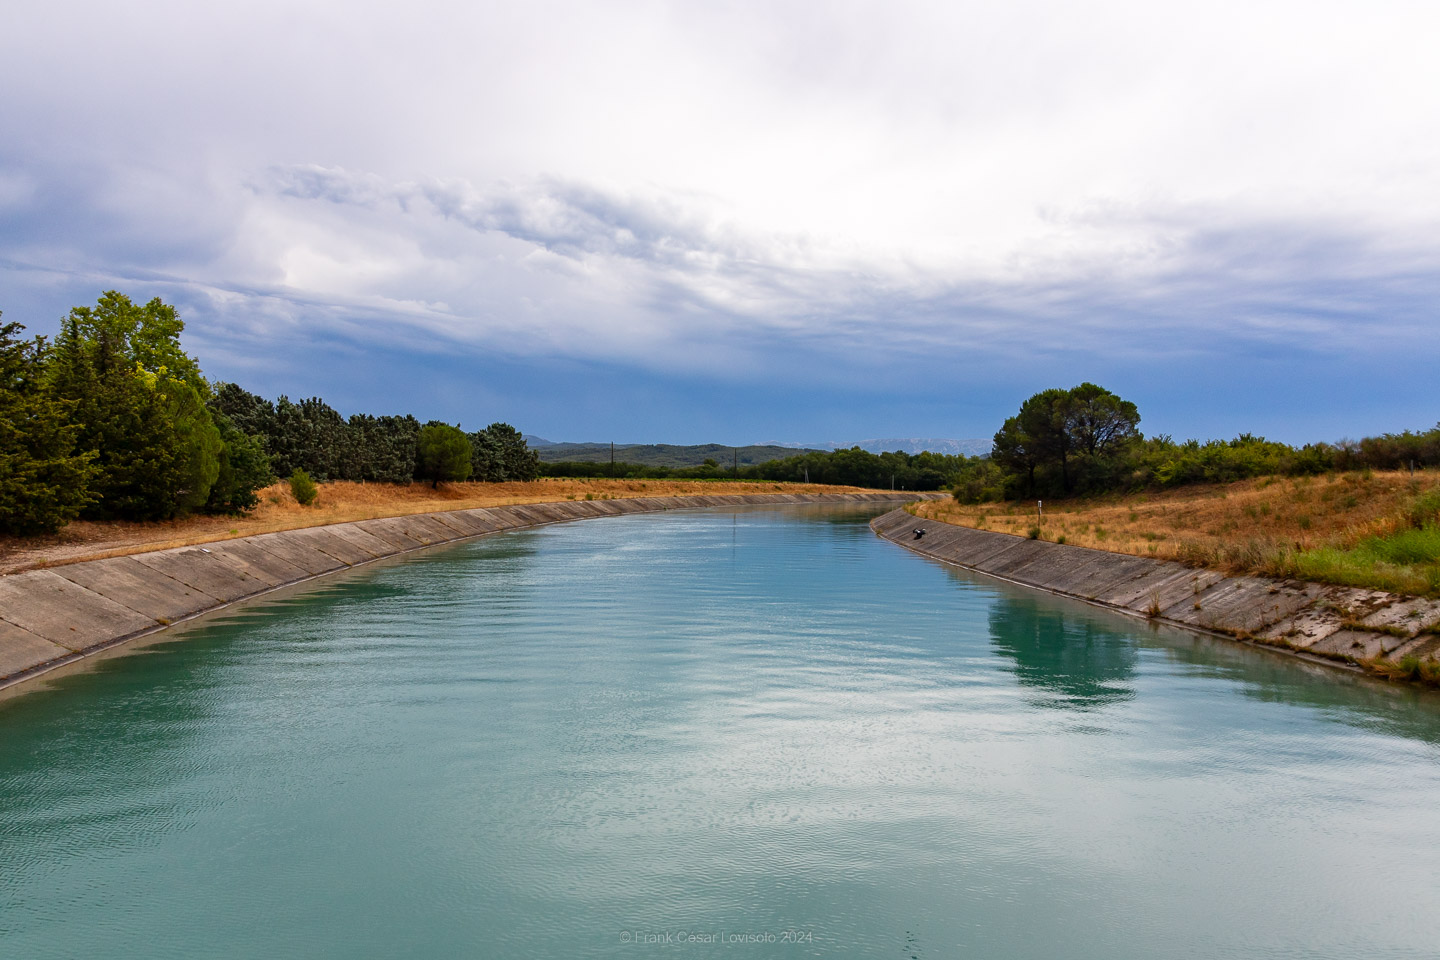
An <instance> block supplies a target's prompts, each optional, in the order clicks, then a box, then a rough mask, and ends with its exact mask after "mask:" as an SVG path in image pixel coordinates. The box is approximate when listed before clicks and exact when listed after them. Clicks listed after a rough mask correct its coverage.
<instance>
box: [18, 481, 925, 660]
mask: <svg viewBox="0 0 1440 960" xmlns="http://www.w3.org/2000/svg"><path fill="white" fill-rule="evenodd" d="M921 496H923V495H921ZM917 498H919V497H917V495H916V494H908V495H892V494H883V493H833V494H830V493H821V494H756V495H744V496H718V497H649V498H637V499H628V500H574V501H563V502H557V503H536V504H521V505H516V506H505V507H483V508H479V509H474V510H457V511H453V512H437V513H422V514H414V515H411V516H407V517H391V518H385V519H380V520H360V521H356V522H354V523H338V524H333V525H330V526H324V527H309V528H305V529H301V530H287V531H284V532H281V533H266V534H260V535H258V536H253V537H241V538H238V539H234V540H221V541H217V542H215V543H208V544H204V545H201V546H194V547H178V548H174V549H170V550H156V551H153V552H151V553H139V554H134V555H131V556H126V557H114V558H111V559H107V560H89V561H85V562H82V563H73V564H69V565H67V566H62V567H55V568H52V569H49V570H32V571H28V572H25V573H17V574H12V575H10V576H5V577H0V689H3V688H5V687H9V686H13V685H15V684H17V683H20V682H22V681H25V680H29V679H33V678H35V677H37V676H40V675H41V674H44V673H47V672H49V671H50V670H53V669H55V668H56V667H59V666H63V665H65V664H67V663H72V662H74V661H76V660H80V659H82V658H84V657H87V656H91V655H93V654H95V653H98V652H100V651H102V650H106V649H109V648H110V647H114V646H116V645H117V644H121V643H124V642H126V641H129V640H134V639H135V638H137V637H143V636H146V635H147V634H152V633H155V632H156V631H158V630H163V629H164V628H165V627H167V626H169V625H170V624H174V623H178V622H180V621H183V620H187V619H190V618H192V617H195V616H198V615H200V614H202V613H205V612H207V611H210V610H215V609H218V608H220V607H224V606H227V605H229V604H231V603H234V602H235V601H237V600H243V599H245V598H247V597H254V596H257V595H259V594H263V593H268V592H270V591H271V590H275V589H277V588H279V587H283V586H287V585H289V584H294V583H299V582H301V581H304V580H309V579H311V578H314V577H320V576H324V575H325V574H328V573H333V572H335V571H337V570H346V569H349V568H350V567H354V566H357V565H359V564H363V563H368V562H370V561H373V560H379V559H382V558H385V557H393V556H396V555H399V554H402V553H408V552H409V551H411V550H419V549H421V548H424V547H428V546H434V545H436V544H443V543H453V542H455V541H457V540H465V539H469V538H471V537H478V536H483V535H485V534H489V533H496V532H498V531H501V530H512V529H515V528H519V527H533V526H538V525H540V524H546V523H559V522H563V521H567V520H583V519H587V518H593V517H606V516H620V515H622V514H629V513H647V512H653V511H659V510H675V509H680V508H685V507H718V506H731V505H742V504H787V503H871V502H893V501H896V500H914V499H917Z"/></svg>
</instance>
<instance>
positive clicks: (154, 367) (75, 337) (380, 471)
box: [0, 290, 539, 534]
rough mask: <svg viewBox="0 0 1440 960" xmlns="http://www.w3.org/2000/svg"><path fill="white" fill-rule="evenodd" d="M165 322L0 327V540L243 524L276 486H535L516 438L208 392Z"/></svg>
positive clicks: (75, 321) (117, 312) (132, 311)
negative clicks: (96, 529)
mask: <svg viewBox="0 0 1440 960" xmlns="http://www.w3.org/2000/svg"><path fill="white" fill-rule="evenodd" d="M183 330H184V323H183V322H182V321H181V319H180V316H179V314H178V313H177V312H176V310H175V308H174V307H172V306H170V305H168V304H165V303H163V302H162V301H161V300H160V299H159V298H155V299H152V300H150V301H149V302H148V303H144V304H138V303H135V302H132V301H131V300H130V298H129V297H127V296H125V295H124V294H121V293H118V292H116V291H113V290H112V291H107V292H106V293H105V294H104V295H103V296H101V297H100V299H99V301H98V302H97V303H96V305H95V306H93V307H75V308H74V309H72V310H71V311H70V314H69V315H68V316H67V317H66V318H65V320H64V322H63V323H62V326H61V330H60V333H59V334H58V335H57V336H56V337H55V339H54V342H53V343H52V342H50V341H49V340H47V339H46V338H44V337H28V338H27V337H25V336H24V327H23V326H22V325H21V324H19V323H15V322H10V323H4V324H0V533H18V534H34V533H45V532H53V531H55V530H58V529H59V528H61V527H63V526H64V525H65V524H67V523H69V522H70V521H72V520H75V519H77V518H84V519H97V520H167V519H172V518H175V517H180V516H184V515H187V514H190V513H196V512H200V513H239V512H244V511H246V510H249V509H251V508H252V507H254V506H255V505H256V503H257V502H258V497H257V493H256V492H257V491H258V490H259V489H261V488H262V487H265V486H267V485H269V484H270V483H273V482H274V480H275V478H276V476H277V474H278V475H280V476H291V475H294V474H296V473H297V472H298V473H300V474H303V475H309V476H313V477H314V478H315V479H317V480H322V481H323V480H360V481H374V482H382V483H409V482H411V481H413V480H417V479H420V480H429V481H431V482H433V483H440V482H445V481H448V480H463V479H466V478H474V479H477V480H487V481H503V480H533V479H534V478H535V477H536V476H538V475H539V459H538V457H536V455H535V453H534V451H531V450H529V449H528V448H527V447H526V445H525V441H524V438H523V436H522V435H521V434H520V432H519V431H517V430H516V429H515V428H514V427H511V426H510V425H509V424H504V423H493V424H491V425H490V426H488V427H486V428H485V429H484V430H480V431H476V432H473V433H468V434H467V433H464V432H463V431H461V430H460V429H459V427H458V426H450V425H449V424H443V423H438V422H435V421H432V422H430V423H427V424H424V425H421V424H420V423H419V421H417V420H416V419H415V418H414V417H412V416H385V417H374V416H370V415H367V414H357V415H355V416H352V417H349V418H348V419H347V418H345V417H342V416H341V415H340V414H339V413H338V412H337V411H336V410H334V409H333V408H332V407H330V406H329V405H328V404H326V403H325V402H324V401H323V400H321V399H320V398H318V397H312V398H310V399H308V400H302V401H300V402H299V403H294V402H292V401H291V400H289V399H288V398H286V397H283V396H282V397H280V398H279V400H277V401H275V402H274V403H271V402H270V401H269V400H266V399H264V398H262V397H259V396H256V395H255V394H253V393H250V392H249V391H247V390H245V389H243V388H242V387H240V386H238V385H236V384H233V383H216V384H212V383H211V382H210V381H208V380H206V379H205V377H204V376H203V374H202V373H201V370H200V365H199V364H198V363H197V362H196V360H195V358H194V357H191V356H190V355H188V354H186V353H185V352H184V350H183V349H182V348H181V346H180V333H181V332H182V331H183Z"/></svg>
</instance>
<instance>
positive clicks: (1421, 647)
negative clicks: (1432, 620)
mask: <svg viewBox="0 0 1440 960" xmlns="http://www.w3.org/2000/svg"><path fill="white" fill-rule="evenodd" d="M1387 656H1389V657H1390V658H1391V659H1392V660H1399V659H1400V658H1401V657H1420V658H1422V659H1424V658H1427V657H1429V658H1432V659H1440V634H1434V633H1422V634H1420V636H1418V637H1415V638H1414V639H1413V640H1402V641H1399V646H1397V647H1395V648H1394V649H1392V650H1391V651H1390V653H1389V654H1387Z"/></svg>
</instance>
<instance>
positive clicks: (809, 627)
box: [0, 507, 1440, 960]
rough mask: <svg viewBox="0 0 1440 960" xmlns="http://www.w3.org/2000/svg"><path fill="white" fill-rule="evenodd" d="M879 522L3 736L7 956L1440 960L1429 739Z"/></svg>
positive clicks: (217, 643) (797, 516) (766, 515)
mask: <svg viewBox="0 0 1440 960" xmlns="http://www.w3.org/2000/svg"><path fill="white" fill-rule="evenodd" d="M869 515H870V512H869V511H866V510H856V509H854V508H849V507H847V508H842V509H828V508H810V507H803V508H802V507H797V508H784V509H754V508H744V509H737V510H716V511H703V512H685V513H674V514H666V515H654V516H634V517H623V518H613V519H607V520H598V521H591V522H586V523H581V524H568V525H564V526H556V527H549V528H543V529H537V530H532V531H524V532H515V533H512V534H506V535H503V536H497V537H491V538H486V539H483V540H479V541H475V542H472V543H470V544H466V545H462V546H457V547H454V548H448V549H442V550H435V551H432V552H428V553H423V554H420V555H415V556H411V557H408V558H405V559H402V560H397V561H395V562H391V563H386V564H381V565H376V566H374V567H371V568H369V569H367V570H363V571H357V572H354V573H352V574H350V575H347V576H344V577H341V578H338V579H334V580H329V581H324V582H322V583H321V584H320V585H319V587H318V589H311V590H307V591H304V592H296V593H294V594H291V595H289V596H284V597H274V598H272V599H271V600H269V601H267V602H265V603H262V604H255V605H251V606H245V607H239V608H236V609H234V610H232V611H229V612H227V613H226V614H224V615H221V616H217V617H215V618H212V619H210V620H208V621H205V622H203V623H199V624H196V625H193V626H191V627H189V628H187V629H185V630H184V631H180V632H177V633H176V634H174V637H173V639H174V642H164V643H160V644H157V645H155V646H154V647H153V648H151V649H150V650H149V652H147V653H145V654H143V655H138V656H131V657H124V658H117V659H114V660H110V661H107V662H104V663H102V664H99V665H98V666H97V667H95V668H94V669H92V670H90V671H88V672H86V673H81V674H76V675H73V676H70V677H67V678H65V679H63V680H61V681H59V682H57V683H56V684H55V686H54V689H51V690H48V691H45V692H41V693H36V694H32V695H28V696H24V697H20V698H16V699H14V700H11V701H7V702H4V703H0V956H3V957H6V958H8V957H10V956H15V957H26V958H46V957H73V956H105V957H119V958H127V957H133V958H142V957H143V958H146V960H150V958H157V957H158V958H164V957H177V958H178V957H187V958H188V957H194V956H205V957H257V956H263V957H305V958H312V957H322V958H323V957H335V958H346V960H350V958H356V957H361V958H364V957H393V956H416V957H450V956H479V957H492V956H493V957H512V956H536V957H564V958H569V957H582V956H583V957H627V958H633V957H636V956H652V955H657V951H661V952H663V953H664V954H665V955H667V956H668V955H675V956H687V957H725V958H760V957H765V958H771V957H780V956H794V957H845V958H849V957H853V958H866V960H868V958H873V957H890V956H894V957H916V956H919V957H986V958H1006V957H1016V958H1020V957H1026V958H1029V957H1052V956H1054V957H1062V956H1063V957H1079V958H1084V957H1105V958H1126V957H1134V958H1145V960H1151V958H1165V957H1194V956H1205V957H1237V958H1239V957H1245V958H1250V957H1262V958H1264V957H1274V958H1278V957H1294V956H1307V957H1312V956H1313V957H1347V958H1348V957H1354V956H1362V955H1363V956H1366V957H1377V958H1384V957H1416V956H1430V955H1433V952H1434V951H1433V939H1434V938H1433V935H1432V932H1431V930H1430V924H1429V917H1428V913H1427V912H1425V911H1424V910H1423V909H1417V907H1416V905H1417V904H1420V903H1423V902H1425V898H1426V896H1427V895H1428V893H1429V892H1432V891H1434V890H1436V889H1440V866H1437V862H1436V860H1435V858H1434V857H1433V856H1431V855H1430V852H1431V851H1433V850H1434V849H1437V848H1440V821H1437V819H1436V818H1435V816H1434V809H1435V804H1436V801H1437V799H1440V750H1437V748H1436V746H1435V744H1436V743H1437V742H1440V736H1437V732H1440V712H1437V710H1436V708H1435V703H1436V699H1437V698H1435V697H1433V696H1426V695H1420V694H1417V693H1415V692H1413V691H1403V690H1399V689H1396V688H1387V687H1382V686H1379V685H1375V684H1358V683H1356V682H1355V680H1354V678H1351V677H1347V676H1343V675H1337V674H1336V673H1335V672H1333V671H1328V670H1321V669H1317V668H1312V667H1308V666H1306V665H1303V664H1297V663H1294V662H1292V661H1288V660H1285V659H1284V658H1281V657H1278V656H1272V655H1267V654H1265V653H1264V652H1261V651H1254V650H1249V649H1245V648H1242V647H1239V646H1237V645H1235V644H1228V643H1224V642H1220V641H1215V640H1211V639H1207V638H1203V637H1194V636H1191V635H1187V634H1181V633H1178V632H1174V631H1164V630H1154V629H1152V628H1151V625H1149V624H1146V623H1143V622H1139V621H1136V622H1133V623H1132V622H1130V621H1128V620H1124V619H1121V618H1119V617H1118V616H1115V615H1113V614H1110V613H1108V612H1105V611H1101V610H1096V609H1094V608H1092V607H1088V606H1085V605H1083V604H1077V603H1071V602H1068V601H1062V600H1058V599H1055V598H1051V597H1047V596H1043V595H1039V594H1034V593H1030V592H1027V591H1023V590H1020V589H1018V588H1013V587H1010V586H1008V585H1005V584H1000V583H996V582H994V581H987V580H985V579H983V578H975V577H971V576H969V575H966V574H963V573H961V572H958V571H953V570H948V569H947V568H944V567H942V566H939V565H937V564H934V563H931V562H929V561H926V560H923V559H921V558H919V557H917V556H915V555H913V554H910V553H909V552H908V551H905V550H903V549H899V548H897V547H895V546H894V545H892V544H889V543H886V542H884V541H881V540H879V539H878V538H876V537H874V536H873V535H872V534H871V533H870V532H869V530H868V529H867V528H866V527H865V525H864V521H865V520H866V519H867V518H868V516H869ZM1277 904H1280V905H1279V906H1277ZM787 933H789V934H791V936H792V940H794V939H795V938H796V936H798V937H799V938H800V939H799V941H798V942H790V943H786V942H784V940H783V939H782V938H783V937H785V936H786V934H787ZM681 934H686V935H689V936H691V937H692V939H691V940H688V941H681V942H679V943H676V942H674V938H675V937H676V936H678V935H681ZM667 935H668V936H669V937H670V938H671V942H670V943H669V944H668V945H667V944H666V943H665V941H664V940H663V939H661V940H658V941H656V942H648V941H646V938H650V937H658V938H663V937H665V936H667ZM627 937H628V938H629V939H626V938H627ZM727 937H728V938H729V939H725V938H727ZM767 938H773V939H767ZM637 939H639V940H640V941H641V942H639V943H637Z"/></svg>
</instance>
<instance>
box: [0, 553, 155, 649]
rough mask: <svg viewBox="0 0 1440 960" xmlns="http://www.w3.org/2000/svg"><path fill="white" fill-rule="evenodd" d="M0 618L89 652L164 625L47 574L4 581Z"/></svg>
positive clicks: (0, 583)
mask: <svg viewBox="0 0 1440 960" xmlns="http://www.w3.org/2000/svg"><path fill="white" fill-rule="evenodd" d="M0 619H3V620H5V621H6V622H7V623H10V624H12V625H14V626H17V627H19V628H20V629H22V630H25V631H28V632H30V633H33V634H35V635H36V636H38V637H41V638H43V639H45V640H49V641H50V642H51V643H55V644H59V645H60V646H62V647H65V648H66V649H67V650H88V649H90V648H91V647H94V646H98V645H100V644H102V643H108V642H110V641H112V640H118V639H119V638H121V637H128V636H130V635H132V634H135V633H139V632H141V631H143V630H150V629H153V628H155V627H157V626H159V625H160V624H159V623H158V621H156V620H155V619H153V618H151V617H147V616H144V615H142V614H139V613H136V612H135V611H134V610H131V609H130V608H129V607H126V606H122V605H120V604H118V603H116V602H115V601H114V600H108V599H106V598H105V597H102V596H100V594H98V593H94V592H93V591H90V590H86V589H85V588H84V587H82V586H80V585H79V584H76V583H72V582H71V581H69V580H66V579H65V578H64V577H59V576H56V575H55V574H54V573H51V572H50V571H49V570H32V571H30V572H28V573H17V574H12V575H11V576H8V577H3V578H0Z"/></svg>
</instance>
